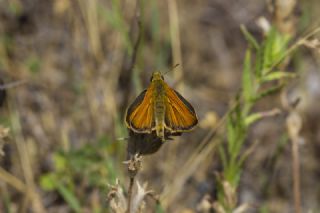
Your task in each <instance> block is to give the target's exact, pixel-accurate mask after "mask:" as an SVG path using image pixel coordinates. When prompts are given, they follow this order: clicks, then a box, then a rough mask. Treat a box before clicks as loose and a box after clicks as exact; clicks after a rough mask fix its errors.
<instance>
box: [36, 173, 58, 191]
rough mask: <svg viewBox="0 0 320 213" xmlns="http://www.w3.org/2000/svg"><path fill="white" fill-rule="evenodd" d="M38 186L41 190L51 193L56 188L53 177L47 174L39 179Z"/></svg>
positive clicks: (51, 174)
mask: <svg viewBox="0 0 320 213" xmlns="http://www.w3.org/2000/svg"><path fill="white" fill-rule="evenodd" d="M40 186H41V188H42V189H43V190H46V191H52V190H54V189H55V188H56V180H55V175H54V174H53V173H48V174H45V175H42V176H41V177H40Z"/></svg>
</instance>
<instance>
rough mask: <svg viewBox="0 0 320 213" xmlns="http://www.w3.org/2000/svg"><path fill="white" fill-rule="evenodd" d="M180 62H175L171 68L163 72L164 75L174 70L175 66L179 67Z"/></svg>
mask: <svg viewBox="0 0 320 213" xmlns="http://www.w3.org/2000/svg"><path fill="white" fill-rule="evenodd" d="M179 65H180V64H175V65H174V66H173V67H172V68H171V69H170V70H168V71H167V72H165V73H163V75H165V74H167V73H168V72H171V71H173V70H174V69H175V68H177V67H178V66H179Z"/></svg>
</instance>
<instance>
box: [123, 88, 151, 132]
mask: <svg viewBox="0 0 320 213" xmlns="http://www.w3.org/2000/svg"><path fill="white" fill-rule="evenodd" d="M151 96H152V93H151V91H150V89H148V90H144V91H143V92H142V93H141V94H140V95H139V96H138V97H137V98H136V99H135V101H134V102H133V103H132V104H131V105H130V107H129V108H128V110H127V113H126V124H127V126H128V127H129V128H131V129H132V130H133V131H135V132H138V133H151V131H152V128H153V126H154V115H153V106H152V98H151Z"/></svg>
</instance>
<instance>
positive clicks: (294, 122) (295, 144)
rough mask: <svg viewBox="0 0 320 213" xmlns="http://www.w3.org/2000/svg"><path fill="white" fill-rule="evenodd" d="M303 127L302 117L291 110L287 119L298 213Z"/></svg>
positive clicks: (295, 203)
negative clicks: (300, 136) (300, 148)
mask: <svg viewBox="0 0 320 213" xmlns="http://www.w3.org/2000/svg"><path fill="white" fill-rule="evenodd" d="M301 127H302V121H301V117H300V115H299V114H298V113H297V112H295V111H294V109H291V112H290V115H289V116H288V118H287V129H288V133H289V137H290V139H291V142H292V147H291V148H292V175H293V196H294V207H295V212H296V213H301V191H300V155H299V132H300V130H301Z"/></svg>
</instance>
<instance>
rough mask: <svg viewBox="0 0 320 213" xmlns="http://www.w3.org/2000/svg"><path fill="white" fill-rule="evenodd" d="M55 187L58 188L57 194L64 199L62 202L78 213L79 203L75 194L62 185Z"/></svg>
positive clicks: (79, 209)
mask: <svg viewBox="0 0 320 213" xmlns="http://www.w3.org/2000/svg"><path fill="white" fill-rule="evenodd" d="M57 187H58V191H59V193H60V194H61V196H62V197H63V198H64V200H65V201H66V202H67V203H68V204H69V205H70V207H71V208H72V209H73V210H74V211H75V212H80V211H81V206H80V202H79V200H78V198H77V197H76V196H75V194H74V193H73V192H72V191H71V190H69V189H68V188H66V187H65V186H64V185H62V184H58V185H57Z"/></svg>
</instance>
